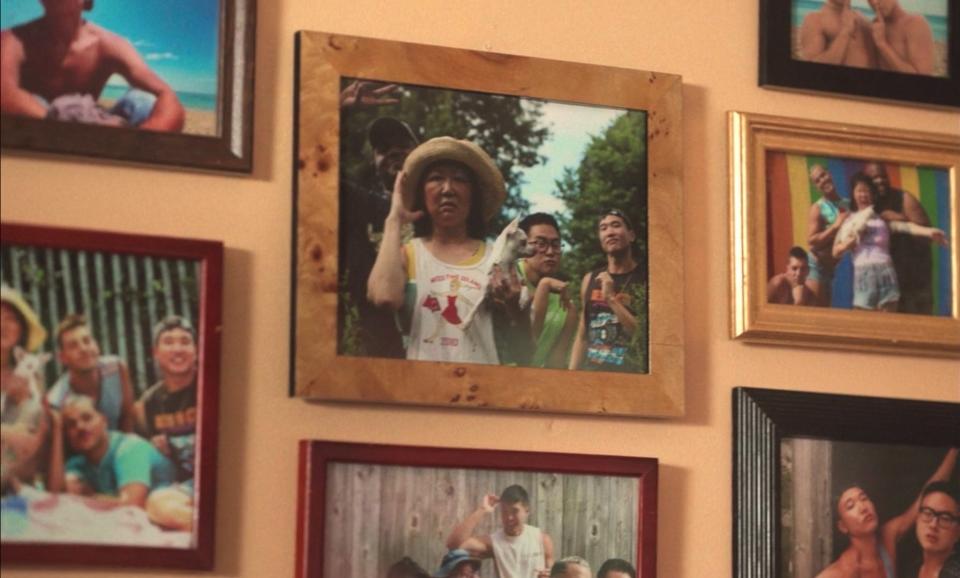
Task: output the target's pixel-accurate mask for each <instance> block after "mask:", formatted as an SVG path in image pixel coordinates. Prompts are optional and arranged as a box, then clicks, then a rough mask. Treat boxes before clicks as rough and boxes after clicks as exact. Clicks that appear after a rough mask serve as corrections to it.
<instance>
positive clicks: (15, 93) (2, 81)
mask: <svg viewBox="0 0 960 578" xmlns="http://www.w3.org/2000/svg"><path fill="white" fill-rule="evenodd" d="M24 57H25V56H24V52H23V43H22V42H21V41H20V39H19V38H18V37H17V35H16V34H14V33H13V31H12V30H4V31H2V32H0V112H2V113H3V114H13V115H17V116H29V117H32V118H43V117H45V116H46V115H47V108H46V107H45V106H43V105H42V104H40V102H39V101H38V100H37V98H36V97H35V96H34V95H32V94H30V93H29V92H28V91H26V90H24V89H23V87H22V86H20V67H21V66H23V60H24Z"/></svg>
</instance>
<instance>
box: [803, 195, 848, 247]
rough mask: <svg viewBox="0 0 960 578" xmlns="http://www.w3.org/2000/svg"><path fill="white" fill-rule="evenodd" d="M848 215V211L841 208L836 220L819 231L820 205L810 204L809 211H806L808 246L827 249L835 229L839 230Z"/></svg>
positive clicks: (831, 242) (834, 236) (833, 236)
mask: <svg viewBox="0 0 960 578" xmlns="http://www.w3.org/2000/svg"><path fill="white" fill-rule="evenodd" d="M849 215H850V211H843V210H841V211H840V213H839V214H838V215H837V220H836V221H834V222H833V224H832V225H830V226H829V227H825V228H823V230H822V231H821V230H820V229H821V226H822V225H821V217H820V206H819V205H818V204H817V203H814V204H812V205H810V211H809V212H808V213H807V243H808V244H809V245H810V248H812V249H815V250H818V251H825V250H827V249H829V248H830V246H831V245H832V244H833V240H834V239H835V238H836V236H837V231H839V230H840V227H842V226H843V222H844V221H846V220H847V217H848V216H849Z"/></svg>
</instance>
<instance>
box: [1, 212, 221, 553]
mask: <svg viewBox="0 0 960 578" xmlns="http://www.w3.org/2000/svg"><path fill="white" fill-rule="evenodd" d="M0 232H2V238H3V244H5V245H6V244H10V245H14V244H15V245H28V246H33V247H51V248H58V249H64V248H65V249H74V250H87V251H105V252H107V251H109V252H111V253H121V254H127V255H143V256H151V257H167V258H178V259H195V260H197V261H199V262H200V263H201V268H200V279H201V285H200V288H199V299H200V304H199V317H198V323H197V327H196V330H197V340H198V347H197V354H198V358H197V363H198V364H199V366H200V370H199V372H198V380H197V437H196V445H197V448H196V460H197V466H196V474H195V476H196V478H195V481H194V488H195V491H194V504H195V518H194V530H193V533H194V535H195V542H196V544H195V547H194V548H190V549H182V548H152V547H132V546H98V545H92V544H56V543H47V542H45V543H35V544H24V543H4V544H2V546H0V558H2V560H3V562H2V563H3V565H4V566H7V565H14V564H17V565H27V564H29V565H31V566H38V565H43V566H46V565H84V566H113V567H129V568H149V567H153V568H189V569H196V570H209V569H212V568H213V561H214V527H215V509H216V491H217V428H218V410H217V408H218V406H219V402H218V399H219V383H220V333H221V323H222V321H221V301H222V289H223V245H222V243H220V242H219V241H204V240H196V239H175V238H170V237H155V236H146V235H132V234H125V233H107V232H102V231H90V230H82V229H63V228H55V227H44V226H34V225H24V224H14V223H2V224H0Z"/></svg>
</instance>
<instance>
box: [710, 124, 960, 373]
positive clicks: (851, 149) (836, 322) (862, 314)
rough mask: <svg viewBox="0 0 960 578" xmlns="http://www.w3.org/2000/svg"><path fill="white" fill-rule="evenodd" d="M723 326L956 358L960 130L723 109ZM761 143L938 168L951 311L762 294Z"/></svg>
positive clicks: (959, 353) (774, 338)
mask: <svg viewBox="0 0 960 578" xmlns="http://www.w3.org/2000/svg"><path fill="white" fill-rule="evenodd" d="M729 129H730V175H729V178H730V237H731V253H730V293H731V297H732V299H731V333H732V337H734V338H736V339H743V340H745V341H751V342H758V343H776V344H785V345H797V346H806V347H822V348H830V349H851V350H866V351H876V352H887V353H909V354H915V355H925V356H938V357H960V274H958V273H960V258H958V257H960V226H958V223H957V221H958V219H957V215H958V206H960V205H958V202H960V201H958V188H960V184H958V179H960V136H954V135H946V134H936V133H925V132H916V131H905V130H893V129H881V128H872V127H865V126H855V125H845V124H836V123H826V122H817V121H810V120H801V119H793V118H784V117H776V116H766V115H759V114H750V113H743V112H731V113H730V114H729ZM768 150H775V151H784V152H791V153H797V154H821V155H825V156H842V157H846V158H853V159H858V158H859V159H865V160H866V159H870V160H879V161H888V162H898V163H904V164H922V165H926V166H936V167H942V168H944V169H946V170H947V171H948V175H949V177H948V178H949V188H950V193H949V197H950V201H949V203H950V209H951V225H950V228H951V230H950V231H947V234H948V236H949V239H950V265H951V279H950V287H951V288H952V289H951V296H950V299H951V305H952V307H951V311H952V314H951V316H950V317H934V316H925V315H907V314H900V313H897V314H878V313H873V312H866V311H853V310H837V309H829V308H810V307H792V306H787V305H778V304H770V303H767V302H766V283H767V279H768V276H767V271H766V255H767V230H768V226H769V223H768V222H767V219H768V217H767V215H768V213H767V190H766V189H767V187H766V183H767V174H766V173H767V167H766V161H765V158H766V153H767V151H768Z"/></svg>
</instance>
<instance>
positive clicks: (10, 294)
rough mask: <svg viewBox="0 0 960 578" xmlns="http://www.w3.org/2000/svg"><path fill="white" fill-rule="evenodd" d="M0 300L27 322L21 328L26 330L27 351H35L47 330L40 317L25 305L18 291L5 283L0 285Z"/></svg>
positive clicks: (45, 335) (45, 336) (44, 337)
mask: <svg viewBox="0 0 960 578" xmlns="http://www.w3.org/2000/svg"><path fill="white" fill-rule="evenodd" d="M0 301H2V302H3V303H6V304H7V305H9V306H10V307H13V308H14V309H15V310H16V311H17V312H18V313H20V315H21V316H23V319H24V321H26V322H27V326H26V327H23V328H22V329H23V330H24V331H26V332H27V351H36V350H37V348H38V347H40V344H41V343H43V340H44V339H46V338H47V330H46V329H44V328H43V325H41V324H40V319H38V318H37V314H36V313H34V312H33V309H32V308H31V307H30V306H29V305H27V302H26V301H24V299H23V297H22V296H21V295H20V292H19V291H17V290H16V289H13V288H11V287H8V286H6V285H0Z"/></svg>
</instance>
